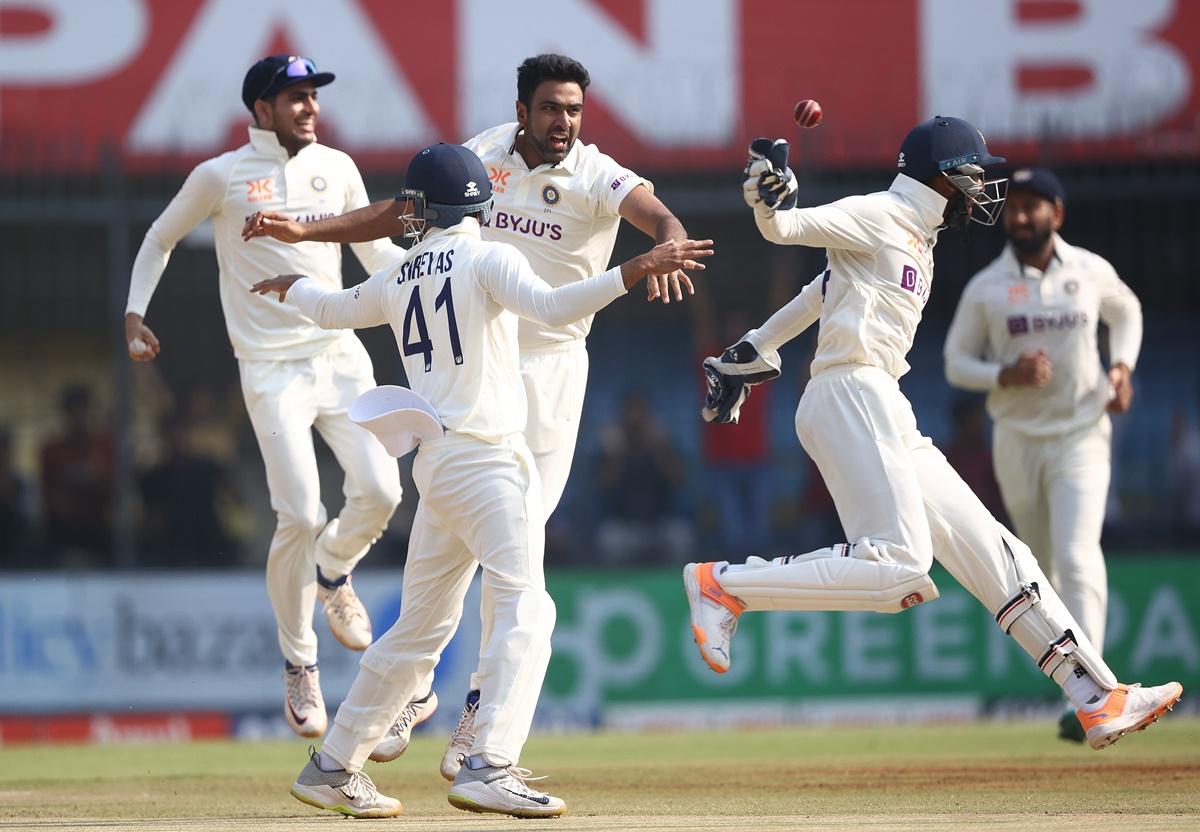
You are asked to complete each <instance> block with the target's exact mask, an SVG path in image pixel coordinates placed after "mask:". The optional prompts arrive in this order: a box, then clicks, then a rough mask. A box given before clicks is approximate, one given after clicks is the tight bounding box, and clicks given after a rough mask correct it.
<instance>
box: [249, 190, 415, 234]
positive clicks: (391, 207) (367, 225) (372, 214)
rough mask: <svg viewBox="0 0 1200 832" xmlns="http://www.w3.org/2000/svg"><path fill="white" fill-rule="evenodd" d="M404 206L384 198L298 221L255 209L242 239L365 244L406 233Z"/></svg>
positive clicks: (273, 212)
mask: <svg viewBox="0 0 1200 832" xmlns="http://www.w3.org/2000/svg"><path fill="white" fill-rule="evenodd" d="M402 208H403V206H402V205H401V204H400V203H398V202H397V201H396V200H394V199H381V200H379V201H378V202H372V203H371V204H370V205H365V206H363V207H362V208H358V209H357V210H354V211H348V212H347V213H345V214H339V215H338V216H336V217H326V218H325V219H323V220H314V221H312V222H297V221H296V220H293V219H291V218H290V217H288V216H287V215H285V214H280V213H278V212H276V211H256V212H255V213H253V214H251V215H250V216H249V217H248V218H247V219H246V224H245V225H243V226H242V239H243V240H247V241H249V240H253V239H254V238H255V237H272V238H274V239H276V240H279V241H281V242H284V243H299V242H305V241H308V242H317V243H364V242H367V241H369V240H379V239H382V238H384V237H398V236H400V235H401V234H403V233H404V224H403V222H402V221H401V220H400V214H401V213H402Z"/></svg>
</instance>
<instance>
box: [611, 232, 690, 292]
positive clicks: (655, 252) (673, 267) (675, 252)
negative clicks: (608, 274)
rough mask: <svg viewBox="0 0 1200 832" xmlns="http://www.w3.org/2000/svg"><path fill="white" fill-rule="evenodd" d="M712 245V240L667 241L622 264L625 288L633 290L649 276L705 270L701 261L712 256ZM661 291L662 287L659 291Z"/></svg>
mask: <svg viewBox="0 0 1200 832" xmlns="http://www.w3.org/2000/svg"><path fill="white" fill-rule="evenodd" d="M712 244H713V241H712V240H667V241H666V242H665V243H659V244H658V245H656V246H655V247H654V248H652V249H650V250H649V251H648V252H646V253H645V254H639V255H638V256H637V257H635V258H633V259H632V260H627V261H625V262H624V263H622V264H621V276H622V277H623V278H624V279H625V288H626V289H630V288H632V287H633V285H634V284H635V283H637V282H638V281H639V280H641V279H642V278H643V277H647V276H649V275H659V274H665V275H670V274H671V273H672V272H675V271H678V270H680V269H685V270H688V271H690V270H692V269H703V268H704V264H703V263H701V262H700V260H701V259H703V258H705V257H711V256H712V254H713V249H712ZM661 290H662V287H661V286H660V287H659V291H660V292H661ZM681 298H682V295H681Z"/></svg>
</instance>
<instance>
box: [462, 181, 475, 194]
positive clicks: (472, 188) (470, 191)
mask: <svg viewBox="0 0 1200 832" xmlns="http://www.w3.org/2000/svg"><path fill="white" fill-rule="evenodd" d="M463 196H479V186H478V185H476V184H475V183H474V182H468V183H467V189H466V190H465V191H463Z"/></svg>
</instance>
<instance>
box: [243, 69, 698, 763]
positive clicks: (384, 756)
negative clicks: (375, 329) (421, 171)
mask: <svg viewBox="0 0 1200 832" xmlns="http://www.w3.org/2000/svg"><path fill="white" fill-rule="evenodd" d="M589 83H590V78H589V76H588V73H587V70H586V69H585V68H584V67H583V66H582V65H580V64H579V63H578V62H577V61H574V60H572V59H570V58H567V57H565V56H562V55H537V56H535V57H531V58H529V59H527V60H526V61H524V62H523V63H522V65H521V66H520V67H519V68H518V69H517V102H516V110H517V121H516V122H512V123H508V124H502V125H499V126H497V127H493V128H491V129H489V130H485V131H484V132H482V133H480V134H479V135H477V136H474V137H473V138H471V139H469V140H467V141H466V142H465V143H464V144H465V145H466V146H467V147H469V148H471V149H472V150H473V151H475V153H476V154H477V155H478V156H479V157H480V158H481V159H482V161H483V164H484V166H485V168H486V169H487V173H488V179H489V181H490V182H491V184H492V192H493V194H494V195H495V204H496V207H495V212H494V214H493V215H492V217H491V219H490V221H488V222H487V223H485V224H484V227H483V232H482V233H483V239H485V240H494V241H497V242H506V243H511V244H512V245H514V246H516V247H517V249H518V250H520V251H521V253H522V254H524V255H525V256H526V257H527V258H528V259H529V262H530V263H531V264H532V266H533V268H534V271H535V272H536V273H537V274H539V275H541V276H542V277H543V279H545V280H546V281H547V282H548V283H550V285H552V286H563V285H567V284H569V283H572V282H575V281H579V280H583V279H584V278H586V277H588V276H589V275H594V274H598V273H599V272H601V271H602V270H603V269H604V268H605V267H606V266H607V264H608V261H609V258H610V257H611V256H612V251H613V246H614V245H615V244H616V239H617V232H618V230H619V228H620V223H621V219H622V217H623V218H625V219H626V220H628V221H629V222H630V223H632V224H633V225H634V226H636V227H637V228H638V229H640V230H642V231H643V232H645V233H646V234H647V235H649V236H651V237H653V238H654V239H655V241H656V242H663V241H666V240H671V239H679V240H681V239H684V238H686V236H687V234H686V232H685V231H684V228H683V226H682V225H681V224H680V223H679V221H678V220H677V219H676V218H675V217H674V215H673V214H672V213H671V212H670V210H669V209H667V207H666V206H665V205H663V203H662V202H661V201H660V200H658V199H657V198H656V197H654V195H653V194H652V193H651V192H650V189H649V187H648V183H646V182H645V180H643V179H642V178H641V177H640V176H638V175H637V174H636V173H634V172H633V171H631V170H629V169H628V168H625V167H623V166H621V165H620V164H618V163H617V162H616V161H614V160H613V159H612V158H611V157H609V156H606V155H605V154H603V153H601V152H600V151H599V150H598V149H597V148H596V147H595V146H594V145H589V144H585V143H583V142H582V141H579V140H578V135H579V130H580V127H581V125H582V118H583V106H584V94H585V93H586V90H587V87H588V85H589ZM639 186H642V187H639ZM401 215H402V212H398V211H397V210H396V202H395V201H393V200H384V201H380V202H378V203H374V204H372V205H371V206H369V207H367V208H364V209H362V210H360V211H356V212H352V213H350V214H348V215H346V216H343V217H336V218H331V219H327V220H322V221H320V222H317V223H305V224H298V223H294V222H288V221H287V220H286V219H281V220H277V219H275V218H274V217H272V216H271V215H265V216H262V215H256V216H255V217H253V218H251V219H252V222H251V223H248V224H247V231H246V236H247V237H248V238H249V237H253V236H255V235H260V234H272V235H275V234H277V235H279V237H280V238H281V239H286V240H314V239H316V240H330V241H338V242H350V241H352V240H366V239H374V238H377V237H381V236H398V235H400V234H402V233H403V228H402V218H401ZM668 283H670V285H668ZM681 283H682V284H683V285H684V286H685V287H686V288H687V289H688V290H689V291H691V284H690V282H689V281H688V278H687V276H686V275H684V274H683V273H682V272H677V273H675V274H672V275H671V276H670V281H668V279H667V276H661V277H660V279H659V280H658V281H655V280H651V281H648V282H647V287H648V289H649V290H650V297H651V298H652V299H653V298H655V297H661V298H662V299H663V301H664V302H669V299H670V290H673V291H674V293H675V296H676V299H679V300H682V297H683V295H682V292H681V290H680V284H681ZM591 325H592V316H591V315H588V316H586V317H584V318H582V319H580V320H578V321H573V322H571V323H569V324H567V325H565V326H553V325H547V324H545V323H541V322H537V321H532V320H522V321H521V324H520V330H519V340H520V347H521V380H522V382H523V383H524V386H525V395H526V408H527V411H528V414H529V417H528V422H527V424H526V426H525V441H526V443H527V444H528V446H529V448H530V450H531V451H532V453H533V456H534V461H535V463H536V465H537V468H538V473H539V474H540V475H541V479H542V502H543V506H544V508H545V513H546V517H547V518H548V517H550V515H551V514H553V513H554V509H555V507H556V506H557V505H558V502H559V499H560V498H561V497H562V494H563V489H564V488H565V487H566V484H567V478H568V475H569V474H570V470H571V460H572V458H573V457H574V454H575V444H576V439H577V437H578V432H579V421H580V417H581V414H582V412H583V399H584V393H585V390H586V388H587V375H588V355H587V349H586V338H587V334H588V332H589V331H590V329H591ZM487 608H488V605H487V604H486V603H485V604H484V609H485V610H486V609H487ZM489 626H490V623H489V622H488V620H487V618H486V614H485V617H484V620H483V633H482V636H483V639H484V640H485V641H486V638H487V631H488V628H489ZM432 683H433V680H432V677H431V678H430V680H429V685H432ZM471 687H472V690H471V692H470V693H469V694H468V695H467V702H466V705H465V707H464V709H463V713H462V718H461V719H460V721H459V724H458V727H457V728H456V729H455V731H454V734H453V736H452V737H451V739H450V743H449V745H448V746H447V749H446V753H445V755H444V757H443V760H442V764H441V771H442V774H443V776H445V777H446V778H447V779H453V778H454V776H455V773H456V772H457V770H458V765H459V759H460V758H461V756H462V755H463V754H464V753H465V749H466V748H467V747H469V746H470V743H471V731H472V725H473V718H474V713H475V707H476V705H477V703H478V691H479V685H478V679H477V678H475V677H472V681H471ZM427 689H428V686H427ZM436 704H437V700H436V697H432V696H430V697H428V698H426V697H422V699H420V700H418V701H416V702H414V703H413V709H412V710H409V711H406V712H405V713H403V714H401V716H400V719H399V720H398V721H397V723H396V725H395V726H394V728H393V731H392V732H390V733H389V735H388V737H387V739H386V740H385V742H384V743H383V744H382V745H381V747H380V748H379V749H378V750H377V752H376V754H375V755H373V759H376V760H390V759H394V758H395V757H397V756H399V755H400V754H402V753H403V752H404V750H405V748H406V747H407V744H408V739H409V735H410V732H411V729H412V727H413V726H414V725H415V724H418V723H420V722H421V721H423V720H424V719H427V718H428V717H429V716H431V715H432V714H433V711H434V708H436Z"/></svg>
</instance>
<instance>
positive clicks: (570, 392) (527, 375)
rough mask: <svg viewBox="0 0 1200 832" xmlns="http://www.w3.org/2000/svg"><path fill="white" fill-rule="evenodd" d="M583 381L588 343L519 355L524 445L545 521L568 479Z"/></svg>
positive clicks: (579, 411)
mask: <svg viewBox="0 0 1200 832" xmlns="http://www.w3.org/2000/svg"><path fill="white" fill-rule="evenodd" d="M587 376H588V354H587V342H586V341H584V340H583V339H582V338H580V339H576V340H574V341H567V342H565V343H562V344H552V345H549V346H541V347H533V348H530V349H527V350H526V349H523V350H521V381H522V382H524V384H525V402H526V406H527V408H528V412H529V418H528V419H527V420H526V422H525V444H527V445H528V446H529V450H530V451H532V452H533V459H534V462H535V463H536V464H537V469H538V476H539V477H541V480H542V505H543V506H545V509H546V519H547V520H549V519H550V515H551V514H553V513H554V509H555V508H557V507H558V501H559V500H561V499H562V495H563V490H564V489H565V488H566V487H567V478H568V477H569V476H570V475H571V461H572V460H573V459H574V458H575V443H576V441H577V440H578V439H579V420H580V418H582V416H583V398H584V394H585V393H586V392H587Z"/></svg>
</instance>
